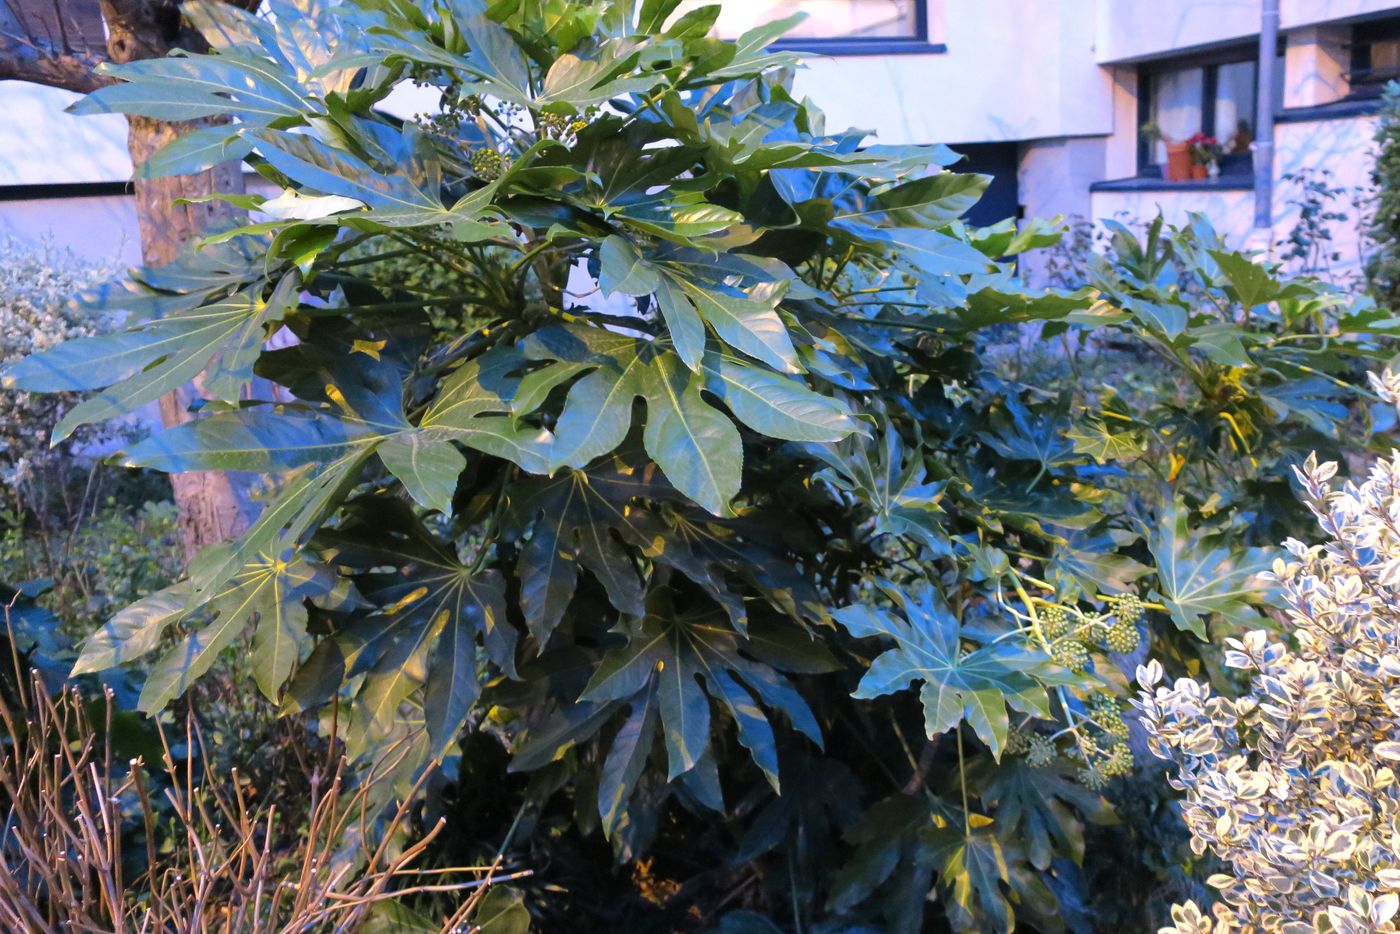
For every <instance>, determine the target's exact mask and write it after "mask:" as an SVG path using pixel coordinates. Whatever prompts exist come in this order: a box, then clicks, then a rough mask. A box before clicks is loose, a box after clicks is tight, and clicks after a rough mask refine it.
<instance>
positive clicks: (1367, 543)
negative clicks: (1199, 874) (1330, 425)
mask: <svg viewBox="0 0 1400 934" xmlns="http://www.w3.org/2000/svg"><path fill="white" fill-rule="evenodd" d="M1380 385H1381V388H1382V390H1383V391H1384V392H1386V393H1387V394H1388V395H1390V396H1391V397H1392V398H1394V397H1395V393H1394V389H1395V380H1394V379H1390V378H1388V379H1387V380H1386V381H1384V382H1383V383H1381V384H1380ZM1336 472H1337V465H1336V464H1335V463H1331V462H1326V463H1318V461H1317V460H1316V458H1310V459H1309V460H1308V461H1307V462H1306V463H1305V464H1304V465H1303V467H1302V468H1300V469H1299V471H1298V479H1299V482H1300V484H1301V486H1302V488H1303V491H1304V498H1305V501H1306V503H1307V505H1308V507H1309V509H1310V510H1311V511H1312V512H1313V514H1314V515H1315V516H1316V518H1317V522H1318V526H1319V527H1320V528H1321V530H1322V532H1323V534H1324V535H1325V536H1326V541H1325V542H1324V543H1322V544H1317V545H1308V544H1305V543H1303V542H1300V541H1298V540H1296V539H1290V540H1289V541H1288V542H1286V543H1285V547H1286V549H1287V552H1288V557H1287V558H1279V559H1277V560H1276V561H1275V563H1274V567H1273V572H1272V573H1273V576H1274V577H1275V578H1277V580H1278V581H1279V582H1280V584H1281V587H1282V592H1283V597H1284V601H1285V603H1286V605H1287V608H1288V614H1287V615H1288V622H1289V624H1290V628H1289V632H1290V634H1291V635H1292V637H1293V641H1294V642H1295V643H1296V647H1295V646H1293V645H1290V643H1289V641H1287V640H1285V639H1283V638H1281V637H1280V636H1278V635H1274V634H1271V633H1269V632H1268V631H1266V630H1262V629H1260V630H1254V631H1251V632H1249V633H1247V634H1245V635H1243V636H1242V637H1241V638H1238V639H1229V640H1228V641H1227V643H1226V644H1227V651H1226V654H1225V664H1227V665H1229V666H1231V667H1234V668H1237V669H1240V670H1242V671H1244V672H1247V673H1248V674H1249V676H1250V679H1251V688H1250V690H1249V691H1248V693H1246V694H1244V695H1243V696H1241V697H1239V698H1236V699H1232V698H1230V697H1228V696H1221V695H1218V694H1213V693H1212V692H1211V691H1210V689H1209V688H1208V687H1207V686H1205V685H1202V684H1199V683H1198V682H1196V681H1194V680H1192V679H1190V678H1181V679H1178V680H1177V681H1176V682H1175V683H1174V684H1172V685H1170V686H1161V685H1160V682H1161V680H1162V668H1161V665H1160V664H1159V663H1157V662H1153V663H1151V664H1150V665H1148V666H1146V667H1144V668H1141V669H1139V672H1138V681H1139V683H1140V684H1141V686H1142V688H1143V691H1142V693H1141V696H1140V700H1139V701H1137V703H1138V705H1139V706H1140V707H1141V709H1142V711H1143V720H1144V724H1145V725H1146V727H1147V730H1148V734H1149V737H1150V743H1151V747H1152V750H1153V752H1155V753H1156V754H1157V755H1158V756H1160V757H1162V758H1163V759H1166V760H1168V761H1169V762H1171V763H1172V766H1173V775H1172V778H1171V782H1172V785H1173V786H1174V787H1176V788H1178V789H1180V790H1181V791H1183V792H1184V793H1185V803H1184V805H1183V816H1184V818H1185V820H1186V823H1187V825H1188V827H1189V828H1190V830H1191V834H1192V840H1193V846H1194V847H1195V848H1196V850H1197V851H1198V852H1204V851H1205V850H1206V849H1209V850H1210V851H1212V852H1213V853H1214V854H1215V855H1216V856H1217V857H1219V858H1220V859H1221V860H1222V861H1223V862H1224V863H1225V865H1226V867H1227V870H1228V871H1226V872H1223V873H1220V874H1218V875H1216V876H1213V877H1212V878H1211V879H1210V884H1211V885H1212V886H1214V887H1216V888H1218V889H1219V890H1220V892H1219V894H1220V898H1221V901H1220V902H1218V903H1217V904H1216V905H1215V906H1214V910H1213V913H1211V914H1208V913H1205V912H1203V911H1202V910H1201V909H1200V908H1199V907H1197V906H1196V905H1195V904H1194V903H1187V904H1185V905H1182V906H1178V907H1177V908H1175V909H1173V912H1172V920H1173V922H1174V923H1173V926H1172V927H1170V928H1166V929H1164V930H1168V931H1172V932H1176V934H1186V932H1191V934H1196V932H1201V934H1208V932H1211V931H1219V932H1225V931H1341V932H1361V931H1393V930H1396V913H1397V908H1398V907H1400V850H1397V848H1396V842H1395V841H1396V833H1397V828H1400V787H1398V786H1397V783H1396V776H1395V772H1394V763H1395V762H1397V761H1400V727H1398V726H1397V724H1400V687H1398V686H1400V655H1398V654H1397V642H1398V641H1400V589H1398V588H1397V582H1400V578H1397V574H1396V568H1397V567H1400V531H1397V529H1396V516H1397V513H1400V454H1397V455H1395V456H1393V457H1392V459H1391V460H1382V461H1380V462H1379V463H1377V464H1376V465H1375V466H1374V467H1373V468H1372V469H1371V472H1370V475H1369V476H1368V477H1367V478H1366V479H1365V481H1364V482H1362V483H1360V484H1353V483H1346V484H1344V485H1342V486H1340V487H1335V486H1334V485H1333V484H1332V483H1331V482H1330V481H1331V480H1332V478H1333V477H1334V475H1335V474H1336Z"/></svg>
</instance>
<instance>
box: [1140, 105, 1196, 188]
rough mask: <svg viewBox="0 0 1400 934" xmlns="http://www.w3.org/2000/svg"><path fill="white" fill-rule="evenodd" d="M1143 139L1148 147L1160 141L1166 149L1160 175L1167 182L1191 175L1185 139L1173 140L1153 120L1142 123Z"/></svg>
mask: <svg viewBox="0 0 1400 934" xmlns="http://www.w3.org/2000/svg"><path fill="white" fill-rule="evenodd" d="M1140 132H1141V133H1142V137H1143V139H1145V140H1146V141H1147V145H1148V147H1149V149H1150V148H1151V147H1153V146H1155V145H1157V143H1158V142H1161V143H1162V144H1163V145H1165V146H1166V149H1167V160H1166V162H1165V163H1163V165H1162V177H1163V178H1165V179H1166V180H1167V181H1169V182H1180V181H1185V180H1186V179H1188V178H1190V177H1191V147H1190V145H1189V144H1188V142H1187V141H1186V140H1174V139H1170V138H1168V137H1167V136H1166V135H1165V134H1164V133H1162V130H1161V127H1159V126H1157V124H1156V122H1155V121H1152V120H1149V121H1148V122H1146V123H1144V124H1143V125H1142V128H1141V131H1140Z"/></svg>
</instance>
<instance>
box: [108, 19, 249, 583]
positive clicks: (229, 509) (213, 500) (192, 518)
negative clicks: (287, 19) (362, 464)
mask: <svg viewBox="0 0 1400 934" xmlns="http://www.w3.org/2000/svg"><path fill="white" fill-rule="evenodd" d="M100 3H101V6H102V15H103V19H104V20H105V22H106V24H107V54H108V57H109V58H110V59H111V60H112V61H113V62H130V61H135V60H137V59H144V58H159V57H161V56H164V55H167V54H169V53H170V52H171V51H172V50H173V49H177V48H179V49H186V50H188V51H193V52H202V51H204V50H205V49H207V47H208V46H207V45H206V44H205V42H204V39H203V37H201V36H200V35H199V34H198V33H197V32H195V31H194V30H192V29H190V28H189V27H188V26H187V25H186V24H185V23H184V22H183V21H182V18H181V16H180V12H179V7H178V6H176V5H175V3H174V2H171V0H100ZM253 5H254V6H255V5H256V4H255V3H254V4H253ZM127 123H128V127H129V130H128V134H127V144H128V147H129V149H130V150H131V162H132V166H133V167H140V166H141V165H142V164H143V163H144V162H145V161H146V160H147V159H149V158H150V157H151V156H152V155H153V154H154V153H155V152H156V151H157V150H158V149H160V148H161V147H162V146H164V145H165V144H166V143H168V142H170V141H171V140H174V139H177V138H178V137H180V136H182V135H184V134H185V133H188V132H190V131H191V130H195V129H198V128H199V127H201V126H205V125H207V124H205V123H203V122H189V123H165V122H162V121H159V120H151V119H148V118H145V117H128V118H127ZM135 185H136V218H137V223H138V224H139V225H140V228H141V257H142V259H143V260H144V261H145V264H146V265H147V266H163V265H165V264H166V263H169V262H171V261H172V260H174V259H175V258H176V257H177V256H179V255H180V254H181V253H182V252H183V251H184V250H185V248H186V247H188V246H189V244H191V243H192V242H194V240H195V239H196V238H197V237H198V236H199V235H200V234H203V233H206V232H208V231H209V230H211V229H214V228H216V227H219V226H222V225H224V224H225V223H234V222H236V221H237V220H238V218H237V214H236V211H235V209H234V208H233V207H231V206H230V205H228V204H226V203H224V202H222V201H206V202H202V203H198V204H176V203H175V202H176V200H177V199H180V198H199V197H203V196H206V195H210V194H213V193H215V192H230V193H241V192H242V191H243V173H242V166H241V164H240V163H239V162H226V163H223V164H221V165H218V166H215V167H214V168H213V169H210V170H208V171H206V172H200V173H197V174H194V175H175V176H170V177H166V178H152V179H137V180H136V183H135ZM199 397H200V391H199V384H198V381H196V382H195V383H194V384H192V385H187V386H182V387H181V388H180V389H178V390H176V391H175V392H173V393H171V394H170V395H168V396H166V397H165V398H163V399H161V400H160V417H161V421H162V422H163V423H164V424H165V425H166V427H169V426H171V425H178V424H181V423H182V422H187V421H189V420H190V419H191V418H192V417H193V415H192V413H191V412H190V406H191V405H192V404H193V403H194V402H196V401H198V399H199ZM250 479H251V478H249V477H247V476H241V475H237V474H229V473H177V474H171V476H170V482H171V485H172V486H173V487H174V491H175V505H176V506H177V507H178V508H179V513H180V539H181V543H182V545H183V546H184V550H185V557H186V559H191V558H193V557H194V556H195V555H196V554H198V553H199V551H200V550H201V549H202V548H204V547H205V546H206V545H211V544H215V543H217V542H223V541H228V540H229V539H231V538H233V537H234V536H236V535H239V534H240V533H242V532H243V531H244V530H245V529H246V528H247V527H248V525H249V523H250V521H251V519H252V516H253V515H254V514H255V511H254V509H253V507H252V504H251V502H250V500H249V498H248V495H247V493H248V483H249V480H250Z"/></svg>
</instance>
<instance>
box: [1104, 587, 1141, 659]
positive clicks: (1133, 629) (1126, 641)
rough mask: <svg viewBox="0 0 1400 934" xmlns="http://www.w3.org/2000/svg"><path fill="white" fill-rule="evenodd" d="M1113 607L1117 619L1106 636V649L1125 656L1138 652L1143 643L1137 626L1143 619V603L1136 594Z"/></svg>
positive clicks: (1114, 602)
mask: <svg viewBox="0 0 1400 934" xmlns="http://www.w3.org/2000/svg"><path fill="white" fill-rule="evenodd" d="M1113 605H1114V615H1115V619H1114V621H1113V623H1112V625H1110V626H1109V627H1108V632H1107V633H1105V635H1104V639H1103V644H1104V648H1106V649H1108V650H1109V651H1110V652H1122V653H1124V654H1127V653H1130V652H1136V651H1137V647H1138V644H1139V643H1140V642H1141V637H1140V636H1139V634H1138V627H1137V624H1138V620H1140V619H1142V601H1141V600H1139V599H1138V597H1137V595H1136V594H1131V593H1128V594H1123V596H1121V597H1119V598H1118V599H1117V600H1115V601H1113Z"/></svg>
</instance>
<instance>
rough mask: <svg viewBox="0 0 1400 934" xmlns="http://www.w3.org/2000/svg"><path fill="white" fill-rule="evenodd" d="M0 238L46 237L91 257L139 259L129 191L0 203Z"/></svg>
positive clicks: (124, 261)
mask: <svg viewBox="0 0 1400 934" xmlns="http://www.w3.org/2000/svg"><path fill="white" fill-rule="evenodd" d="M0 237H15V238H17V239H20V240H27V241H38V240H51V241H52V242H53V243H55V244H56V245H58V246H64V247H68V248H69V249H71V250H72V251H73V252H74V253H77V254H78V255H79V256H82V257H85V258H87V259H92V260H99V261H105V260H114V261H116V262H118V263H121V264H122V265H123V266H134V265H137V264H139V263H140V262H141V234H140V231H139V230H138V229H137V226H136V201H135V199H134V198H132V197H131V196H130V195H103V196H97V197H66V198H42V199H33V200H28V199H26V200H19V201H0Z"/></svg>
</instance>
